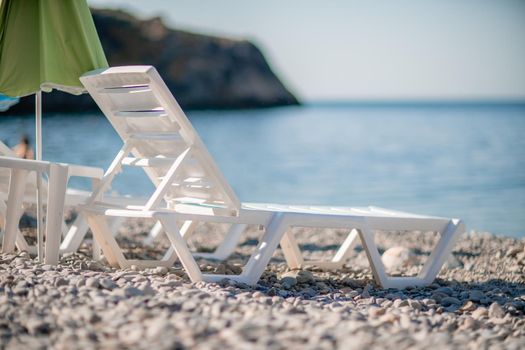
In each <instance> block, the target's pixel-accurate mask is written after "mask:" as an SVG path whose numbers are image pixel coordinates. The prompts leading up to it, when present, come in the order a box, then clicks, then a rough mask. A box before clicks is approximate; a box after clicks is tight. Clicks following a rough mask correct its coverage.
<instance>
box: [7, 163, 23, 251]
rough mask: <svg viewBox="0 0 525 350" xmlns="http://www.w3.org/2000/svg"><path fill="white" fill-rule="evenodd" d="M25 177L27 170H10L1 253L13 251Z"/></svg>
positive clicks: (20, 212)
mask: <svg viewBox="0 0 525 350" xmlns="http://www.w3.org/2000/svg"><path fill="white" fill-rule="evenodd" d="M26 177H27V170H20V169H12V170H11V177H10V181H9V195H8V198H7V210H6V219H5V232H4V237H3V241H2V253H11V252H13V251H14V250H15V242H16V234H17V231H18V223H19V221H20V216H21V214H22V197H23V196H24V189H25V184H26Z"/></svg>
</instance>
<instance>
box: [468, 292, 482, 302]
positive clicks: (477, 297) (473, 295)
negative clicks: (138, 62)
mask: <svg viewBox="0 0 525 350" xmlns="http://www.w3.org/2000/svg"><path fill="white" fill-rule="evenodd" d="M469 299H470V300H472V301H477V302H479V301H481V300H483V299H485V294H484V293H483V292H482V291H480V290H473V291H471V292H470V293H469Z"/></svg>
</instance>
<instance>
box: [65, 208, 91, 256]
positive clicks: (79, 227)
mask: <svg viewBox="0 0 525 350" xmlns="http://www.w3.org/2000/svg"><path fill="white" fill-rule="evenodd" d="M88 229H89V226H88V224H87V222H86V219H85V218H84V217H83V216H82V214H81V213H79V214H78V216H77V218H76V219H75V221H73V223H72V224H71V226H70V227H69V230H68V231H67V234H66V237H64V240H63V241H62V244H61V245H60V252H61V253H73V252H76V251H77V250H78V248H79V247H80V245H81V244H82V241H83V240H84V237H85V236H86V233H87V231H88Z"/></svg>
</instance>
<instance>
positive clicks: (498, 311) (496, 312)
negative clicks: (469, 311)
mask: <svg viewBox="0 0 525 350" xmlns="http://www.w3.org/2000/svg"><path fill="white" fill-rule="evenodd" d="M503 316H505V311H503V309H502V308H501V306H500V305H499V304H498V303H496V302H494V303H492V304H491V305H490V307H489V317H490V318H502V317H503Z"/></svg>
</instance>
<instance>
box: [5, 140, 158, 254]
mask: <svg viewBox="0 0 525 350" xmlns="http://www.w3.org/2000/svg"><path fill="white" fill-rule="evenodd" d="M0 156H6V157H12V158H16V155H15V154H14V152H13V151H12V150H11V149H10V148H9V147H7V146H6V145H5V144H4V143H3V142H1V141H0ZM16 159H18V158H16ZM67 166H68V169H69V170H68V177H67V180H66V182H69V178H70V177H73V176H74V177H84V178H88V179H91V181H92V182H93V184H95V183H97V182H98V181H99V180H100V179H101V178H102V175H103V174H104V170H103V169H102V168H96V167H88V166H82V165H72V164H67ZM11 173H12V171H11V169H8V168H1V167H0V242H1V241H3V240H2V236H3V235H4V228H5V227H4V226H5V222H6V215H7V211H8V210H7V200H8V192H9V185H10V176H11ZM25 177H26V182H25V188H24V193H23V197H22V203H24V204H31V205H34V204H36V202H37V201H36V196H37V187H36V172H35V171H30V172H27V174H25ZM48 187H49V186H48V183H47V181H46V180H44V179H42V198H47V197H48V196H47V190H48ZM90 195H91V192H90V191H85V190H80V189H76V188H71V187H68V188H66V194H65V197H64V208H65V209H75V208H76V207H77V206H78V205H79V204H81V203H84V202H85V201H86V200H87V199H88V198H89V197H90ZM108 200H109V201H111V202H112V203H126V204H130V203H140V202H142V199H136V198H132V197H130V196H119V195H117V194H115V193H112V194H111V196H109V197H108ZM12 212H14V213H16V215H17V217H18V218H20V217H21V216H22V214H23V210H22V208H19V210H16V211H12ZM77 214H78V215H77V217H76V218H75V220H73V221H72V222H71V223H70V224H69V225H68V224H67V223H66V222H65V221H64V220H62V225H61V226H62V232H61V233H62V240H61V242H60V247H59V252H60V254H65V253H73V252H76V251H77V250H78V248H79V247H80V245H81V244H82V242H83V240H84V238H85V236H86V233H87V232H88V230H89V226H88V224H87V222H86V220H85V219H84V217H83V215H82V214H81V213H77ZM15 221H17V222H18V221H19V219H16V220H15ZM120 222H121V220H113V221H112V223H111V227H112V231H115V228H116V227H117V226H118V225H119V223H120ZM151 234H152V235H154V234H155V232H152V233H151ZM16 247H17V248H18V250H20V251H27V252H29V253H31V254H36V253H37V250H38V249H37V245H31V244H29V243H28V242H27V240H26V239H25V237H24V236H23V235H22V233H21V232H20V230H18V231H17V235H16ZM93 253H94V257H95V258H97V257H98V253H99V251H98V249H94V252H93Z"/></svg>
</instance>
